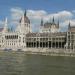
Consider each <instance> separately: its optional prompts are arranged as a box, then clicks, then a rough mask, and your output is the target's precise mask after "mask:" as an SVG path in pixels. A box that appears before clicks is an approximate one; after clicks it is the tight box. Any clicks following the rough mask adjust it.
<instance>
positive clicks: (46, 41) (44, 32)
mask: <svg viewBox="0 0 75 75" xmlns="http://www.w3.org/2000/svg"><path fill="white" fill-rule="evenodd" d="M59 28H60V25H59V21H58V23H55V20H54V17H53V19H52V22H45V23H44V22H43V19H41V21H40V30H39V32H32V28H31V23H30V20H29V18H28V17H27V15H26V11H25V12H24V15H23V16H22V17H21V19H20V20H19V25H18V26H17V28H16V29H15V31H14V32H13V31H10V30H9V29H8V20H7V18H6V19H5V22H4V28H0V49H2V50H19V49H21V50H22V49H23V50H24V49H27V48H32V49H33V48H48V49H62V50H63V49H71V50H74V49H75V27H74V26H71V25H70V23H69V24H68V30H67V31H66V32H60V31H59Z"/></svg>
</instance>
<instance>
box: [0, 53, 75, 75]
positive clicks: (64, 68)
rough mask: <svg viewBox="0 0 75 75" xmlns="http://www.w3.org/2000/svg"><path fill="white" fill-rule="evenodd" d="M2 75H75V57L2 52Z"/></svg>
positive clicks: (0, 63)
mask: <svg viewBox="0 0 75 75" xmlns="http://www.w3.org/2000/svg"><path fill="white" fill-rule="evenodd" d="M0 75H75V57H61V56H60V57H59V56H45V55H31V54H29V55H28V54H24V53H23V52H2V53H0Z"/></svg>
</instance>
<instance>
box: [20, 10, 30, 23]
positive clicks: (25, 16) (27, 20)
mask: <svg viewBox="0 0 75 75" xmlns="http://www.w3.org/2000/svg"><path fill="white" fill-rule="evenodd" d="M21 20H22V18H21V19H20V23H21ZM24 22H25V23H29V24H30V20H29V18H28V17H27V15H26V11H25V13H24Z"/></svg>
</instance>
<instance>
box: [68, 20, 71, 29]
mask: <svg viewBox="0 0 75 75" xmlns="http://www.w3.org/2000/svg"><path fill="white" fill-rule="evenodd" d="M70 27H71V24H70V21H69V25H68V30H69V29H70Z"/></svg>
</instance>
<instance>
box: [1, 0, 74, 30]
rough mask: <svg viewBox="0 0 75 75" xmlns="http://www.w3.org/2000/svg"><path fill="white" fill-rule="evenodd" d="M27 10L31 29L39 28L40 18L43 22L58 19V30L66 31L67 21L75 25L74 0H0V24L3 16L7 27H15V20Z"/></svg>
mask: <svg viewBox="0 0 75 75" xmlns="http://www.w3.org/2000/svg"><path fill="white" fill-rule="evenodd" d="M25 10H27V16H28V17H29V19H30V20H31V25H32V28H33V31H38V30H39V25H40V20H41V18H43V20H44V22H46V21H50V22H51V21H52V17H53V16H54V17H55V22H56V23H57V20H58V19H59V21H60V30H61V31H66V30H67V27H68V23H69V22H70V23H71V25H75V0H0V26H1V27H3V26H4V20H5V17H7V18H8V23H9V25H8V26H9V27H13V28H15V27H17V25H18V24H17V22H18V21H19V19H20V18H21V16H22V15H23V13H24V11H25Z"/></svg>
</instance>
